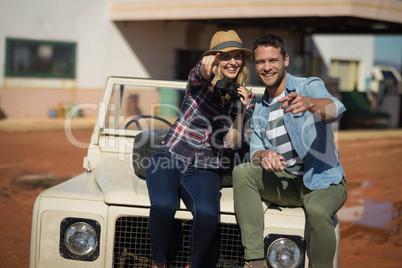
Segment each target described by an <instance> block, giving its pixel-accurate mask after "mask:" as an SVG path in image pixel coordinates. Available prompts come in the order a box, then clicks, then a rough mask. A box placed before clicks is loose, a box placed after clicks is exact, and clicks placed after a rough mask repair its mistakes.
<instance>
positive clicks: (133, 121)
mask: <svg viewBox="0 0 402 268" xmlns="http://www.w3.org/2000/svg"><path fill="white" fill-rule="evenodd" d="M146 118H151V119H156V120H159V121H162V122H163V123H165V124H167V125H168V126H169V128H170V127H171V126H172V123H170V122H169V121H167V120H166V119H165V118H163V117H160V116H157V115H139V116H137V117H134V118H133V119H131V120H130V121H128V123H127V124H126V125H125V126H124V129H127V128H128V126H129V125H131V124H132V123H135V124H136V125H137V128H138V129H139V130H142V128H141V126H140V123H139V121H140V120H141V119H146Z"/></svg>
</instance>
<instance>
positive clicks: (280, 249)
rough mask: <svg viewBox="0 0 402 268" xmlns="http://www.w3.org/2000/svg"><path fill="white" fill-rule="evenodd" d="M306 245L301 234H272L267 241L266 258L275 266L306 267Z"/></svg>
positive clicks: (271, 265) (285, 267) (276, 267)
mask: <svg viewBox="0 0 402 268" xmlns="http://www.w3.org/2000/svg"><path fill="white" fill-rule="evenodd" d="M304 254H305V246H304V241H303V239H302V238H301V237H299V236H288V237H285V236H279V235H271V236H270V237H268V238H267V241H266V258H267V260H268V263H269V265H270V267H273V268H298V267H304Z"/></svg>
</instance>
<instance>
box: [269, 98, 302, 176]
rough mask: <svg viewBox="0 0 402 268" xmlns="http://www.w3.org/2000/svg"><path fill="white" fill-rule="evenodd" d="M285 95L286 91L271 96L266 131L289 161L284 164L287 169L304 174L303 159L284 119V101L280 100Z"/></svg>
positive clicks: (293, 172)
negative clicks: (273, 96) (294, 145)
mask: <svg viewBox="0 0 402 268" xmlns="http://www.w3.org/2000/svg"><path fill="white" fill-rule="evenodd" d="M284 96H285V92H283V93H282V94H281V95H280V96H278V97H275V98H273V99H272V98H269V100H268V102H269V107H270V112H269V117H268V123H267V128H266V131H265V133H266V136H267V138H268V140H269V142H270V143H271V144H272V146H273V147H274V149H275V151H276V152H277V153H278V154H280V155H282V156H283V157H284V158H285V161H286V162H287V163H288V165H287V166H284V168H285V170H286V171H288V172H290V173H292V174H294V175H303V174H304V164H303V161H302V160H301V158H300V157H299V156H298V154H297V152H296V151H295V149H294V147H293V144H292V142H291V141H290V138H289V134H288V132H287V130H286V127H285V124H284V120H283V109H281V105H282V104H283V103H280V102H278V100H279V99H280V98H282V97H284Z"/></svg>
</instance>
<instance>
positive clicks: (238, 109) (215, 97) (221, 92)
mask: <svg viewBox="0 0 402 268" xmlns="http://www.w3.org/2000/svg"><path fill="white" fill-rule="evenodd" d="M239 87H240V85H239V84H237V83H232V82H230V80H229V79H228V78H226V77H225V78H224V79H221V80H218V81H216V85H215V87H214V91H213V92H212V98H211V100H212V101H214V102H219V103H222V97H223V96H225V95H226V94H229V96H230V99H231V100H232V101H233V106H232V110H231V112H232V113H233V114H235V115H238V114H241V113H243V104H242V103H241V100H240V98H241V97H242V96H241V95H240V94H239V93H238V92H237V88H239Z"/></svg>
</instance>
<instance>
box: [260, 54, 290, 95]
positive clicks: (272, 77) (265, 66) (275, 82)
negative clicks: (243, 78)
mask: <svg viewBox="0 0 402 268" xmlns="http://www.w3.org/2000/svg"><path fill="white" fill-rule="evenodd" d="M288 65H289V55H287V54H286V56H285V58H283V56H282V54H281V53H280V48H275V47H271V46H269V47H264V46H259V47H257V48H256V49H255V50H254V68H255V71H256V73H257V75H258V77H259V78H260V80H261V82H263V83H264V84H265V86H266V87H267V88H275V87H278V86H279V85H280V84H281V82H282V80H283V78H284V77H285V74H286V72H285V67H287V66H288Z"/></svg>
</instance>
